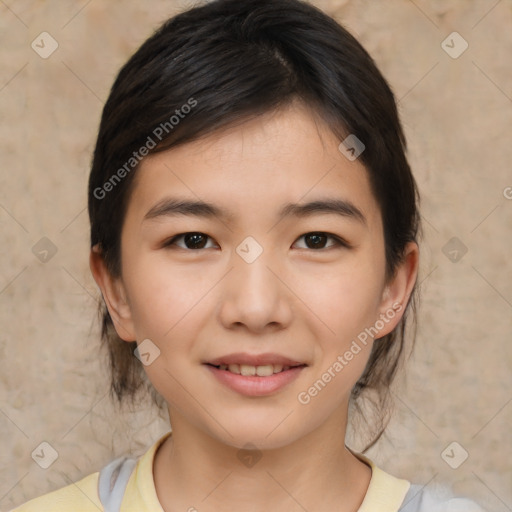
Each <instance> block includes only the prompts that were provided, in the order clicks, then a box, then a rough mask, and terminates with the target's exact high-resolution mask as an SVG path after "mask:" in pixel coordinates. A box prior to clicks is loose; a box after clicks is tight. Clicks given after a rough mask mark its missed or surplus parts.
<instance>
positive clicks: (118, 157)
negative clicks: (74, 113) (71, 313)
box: [88, 0, 420, 448]
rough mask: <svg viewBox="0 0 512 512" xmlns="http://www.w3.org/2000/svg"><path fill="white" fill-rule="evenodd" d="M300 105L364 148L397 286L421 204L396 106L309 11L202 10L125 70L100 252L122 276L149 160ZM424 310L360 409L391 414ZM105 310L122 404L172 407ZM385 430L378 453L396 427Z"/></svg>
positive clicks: (98, 228) (367, 381)
mask: <svg viewBox="0 0 512 512" xmlns="http://www.w3.org/2000/svg"><path fill="white" fill-rule="evenodd" d="M293 100H299V101H301V102H302V103H304V104H305V105H307V106H308V107H309V108H310V109H311V110H312V111H313V112H315V113H316V114H318V115H319V116H320V117H321V118H322V119H323V120H324V121H325V122H326V123H327V125H328V126H329V127H330V129H331V130H332V131H333V133H335V134H336V135H337V136H338V137H339V138H340V141H342V140H343V139H344V138H345V137H346V136H347V135H349V134H354V135H355V136H356V137H357V138H358V139H359V140H361V141H362V142H363V143H364V145H365V150H364V152H363V153H362V154H361V155H360V157H359V158H360V159H361V161H362V163H363V164H364V165H365V167H366V169H367V171H368V176H369V179H370V183H371V187H372V192H373V194H374V195H375V198H376V200H377V203H378V204H379V207H380V211H381V215H382V219H383V226H384V238H385V253H386V275H387V278H388V279H389V278H391V277H392V276H393V275H394V272H395V270H396V268H397V265H398V264H399V263H400V262H401V261H402V258H403V255H404V248H405V245H406V244H407V243H408V242H409V241H416V240H417V237H418V235H419V229H420V218H419V213H418V203H419V194H418V190H417V187H416V183H415V181H414V178H413V176H412V174H411V170H410V167H409V164H408V162H407V159H406V156H405V149H406V141H405V137H404V133H403V131H402V127H401V124H400V121H399V117H398V113H397V108H396V104H395V99H394V96H393V93H392V91H391V89H390V87H389V85H388V84H387V82H386V80H385V79H384V78H383V76H382V75H381V73H380V72H379V70H378V69H377V67H376V65H375V63H374V61H373V60H372V58H371V57H370V56H369V55H368V53H367V52H366V51H365V50H364V48H363V47H362V46H361V44H360V43H358V42H357V41H356V39H355V38H354V37H353V36H351V35H350V34H349V33H348V32H347V31H346V30H345V29H344V28H343V27H342V26H340V25H339V24H338V23H337V22H336V21H335V20H333V19H332V18H331V17H329V16H327V15H326V14H324V13H323V12H322V11H320V10H319V9H317V8H315V7H314V6H312V5H310V4H308V3H305V2H302V1H300V0H258V1H257V2H255V1H252V0H216V1H213V2H209V3H207V4H205V5H202V6H198V7H195V8H193V9H190V10H188V11H186V12H184V13H181V14H179V15H177V16H175V17H173V18H171V19H169V20H168V21H167V22H165V23H164V24H163V25H162V26H161V27H160V28H159V29H158V30H157V31H156V32H155V33H154V35H152V36H151V37H150V38H149V39H148V40H147V41H145V42H144V43H143V44H142V46H141V47H140V48H139V49H138V50H137V51H136V53H135V54H134V55H133V56H132V57H131V58H130V59H129V60H128V62H127V63H126V64H125V65H124V66H123V67H122V69H121V70H120V72H119V74H118V76H117V78H116V80H115V82H114V84H113V86H112V89H111V91H110V95H109V98H108V100H107V102H106V104H105V106H104V109H103V114H102V118H101V124H100V128H99V133H98V138H97V142H96V147H95V151H94V157H93V161H92V169H91V173H90V178H89V199H88V207H89V219H90V224H91V247H92V246H94V245H96V244H99V247H100V249H101V252H102V255H103V258H104V260H105V262H106V265H107V268H108V269H109V271H110V272H111V274H112V275H113V276H119V275H120V269H121V253H120V237H121V230H122V226H123V219H124V215H125V212H126V208H127V204H128V201H129V198H130V192H131V189H132V188H133V187H132V184H133V179H134V176H135V174H136V170H137V165H138V162H139V161H140V159H141V158H143V155H144V154H146V151H147V152H148V153H152V152H156V151H163V150H165V149H169V148H171V147H176V146H177V145H179V144H185V143H187V142H190V141H192V140H195V139H198V138H200V137H203V136H205V135H207V134H211V133H212V132H215V131H216V130H219V129H221V128H224V127H227V126H230V125H233V124H235V123H242V122H244V121H246V120H248V119H250V118H252V117H255V116H259V115H262V114H264V113H267V112H272V111H275V110H276V109H278V108H280V107H284V106H286V105H288V104H289V103H290V102H292V101H293ZM185 107H186V108H185ZM141 148H146V149H144V150H142V149H141ZM416 299H417V297H416V286H415V289H414V291H413V294H412V296H411V299H410V301H409V304H408V305H407V307H406V311H405V313H404V316H403V318H402V320H401V321H400V323H399V324H398V326H397V327H396V328H395V329H394V330H393V332H391V333H390V334H388V335H386V336H384V337H383V338H380V339H379V340H378V341H376V342H375V343H374V344H373V350H372V352H371V355H370V358H369V361H368V364H367V366H366V368H365V370H364V372H363V375H362V376H361V378H360V379H359V380H358V382H357V383H356V385H355V387H354V389H353V390H352V402H353V403H356V404H357V403H358V400H357V399H358V398H359V397H361V395H364V396H368V397H369V398H371V399H372V400H373V401H374V403H375V405H376V406H377V408H380V409H381V410H382V411H384V410H385V409H386V407H384V405H385V404H386V403H387V399H388V398H389V394H390V391H389V387H390V385H391V383H392V381H393V379H394V377H395V374H396V372H397V369H398V367H399V365H400V362H401V360H402V359H403V353H404V343H405V328H406V320H407V316H408V315H407V313H408V312H409V311H410V310H411V308H412V310H413V316H414V320H415V315H414V311H415V301H416ZM100 307H101V311H100V314H101V317H102V340H103V344H104V346H105V347H106V348H107V350H108V354H109V361H110V369H111V393H112V396H115V397H117V399H118V400H119V402H121V401H122V400H123V399H124V398H125V397H130V398H131V399H132V402H133V399H134V397H135V396H136V395H137V394H138V391H139V390H142V389H143V388H144V387H146V388H147V389H149V390H151V393H152V394H153V398H154V399H155V401H156V402H157V404H158V405H162V400H161V397H159V396H158V395H157V393H156V392H155V391H154V390H153V388H152V386H150V385H148V384H149V382H148V380H147V378H146V375H145V372H144V371H143V367H142V365H141V364H140V362H139V361H138V359H136V358H135V357H134V349H135V348H136V342H124V341H122V340H121V339H120V338H119V337H118V336H117V333H116V332H115V330H114V327H113V324H112V320H111V318H110V316H109V313H108V311H107V309H106V307H105V305H104V303H101V304H100ZM414 323H416V322H414ZM412 338H413V341H414V336H413V337H412ZM372 397H373V398H372ZM381 418H383V416H382V415H381ZM381 423H382V424H381V425H380V426H379V429H378V430H379V432H378V434H377V435H376V436H374V438H373V442H372V443H371V444H370V446H371V445H372V444H373V443H374V442H375V441H376V440H377V439H378V438H379V437H380V436H381V435H382V432H383V430H384V428H385V423H387V422H385V421H382V422H381ZM367 448H368V447H367Z"/></svg>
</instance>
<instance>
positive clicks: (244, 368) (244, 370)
mask: <svg viewBox="0 0 512 512" xmlns="http://www.w3.org/2000/svg"><path fill="white" fill-rule="evenodd" d="M219 369H220V370H227V371H230V372H231V373H236V374H237V375H244V376H254V375H257V376H258V377H269V376H270V375H272V374H274V373H280V372H282V371H286V370H289V369H290V367H289V366H283V365H282V364H265V365H261V366H252V365H250V364H230V365H226V364H221V365H219Z"/></svg>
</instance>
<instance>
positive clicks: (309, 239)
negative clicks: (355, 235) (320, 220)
mask: <svg viewBox="0 0 512 512" xmlns="http://www.w3.org/2000/svg"><path fill="white" fill-rule="evenodd" d="M301 238H303V239H304V240H305V242H306V247H300V249H304V248H305V249H316V250H321V249H329V248H331V247H339V246H343V247H348V244H347V243H345V242H344V241H342V240H341V239H340V238H339V237H337V236H334V235H331V234H329V233H324V232H321V231H318V232H317V231H315V232H312V233H306V234H305V235H302V236H301V237H300V238H299V240H300V239H301ZM329 239H330V240H332V241H333V243H331V244H330V245H328V246H326V243H327V241H328V240H329Z"/></svg>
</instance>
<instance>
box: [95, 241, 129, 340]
mask: <svg viewBox="0 0 512 512" xmlns="http://www.w3.org/2000/svg"><path fill="white" fill-rule="evenodd" d="M89 267H90V269H91V273H92V275H93V277H94V280H95V281H96V284H97V285H98V287H99V288H100V290H101V294H102V295H103V300H104V301H105V304H106V306H107V309H108V312H109V313H110V317H111V318H112V322H113V323H114V327H115V329H116V332H117V334H118V335H119V337H120V338H121V339H123V340H124V341H135V339H136V336H135V330H134V326H133V320H132V315H131V309H130V305H129V303H128V301H127V296H126V291H125V289H124V286H123V283H122V281H121V279H120V278H115V277H112V275H111V274H110V272H109V271H108V269H107V266H106V264H105V260H104V259H103V256H102V254H101V249H100V248H99V247H98V246H97V245H95V246H94V247H93V248H92V249H91V252H90V254H89Z"/></svg>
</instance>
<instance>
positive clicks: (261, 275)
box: [221, 237, 290, 330]
mask: <svg viewBox="0 0 512 512" xmlns="http://www.w3.org/2000/svg"><path fill="white" fill-rule="evenodd" d="M232 266H233V270H232V272H230V275H229V277H228V281H227V288H225V290H224V292H225V294H224V297H223V299H222V306H221V320H222V321H223V322H224V323H225V324H226V325H227V324H233V323H243V324H245V325H246V326H247V327H249V328H251V329H255V330H258V329H262V328H263V327H264V326H266V325H268V324H270V323H272V324H276V323H279V324H285V323H287V322H288V321H289V319H290V307H289V304H288V301H287V296H286V287H285V286H283V284H282V283H281V282H280V280H279V279H278V277H277V276H276V274H277V275H278V273H279V271H278V268H277V267H276V261H275V258H274V255H273V253H272V250H271V249H270V248H268V249H267V248H265V247H264V246H263V245H262V244H260V243H259V242H258V241H257V240H256V239H255V238H253V237H247V238H246V239H244V240H243V241H242V242H241V243H240V244H239V245H238V247H236V250H235V251H234V252H233V255H232Z"/></svg>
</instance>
